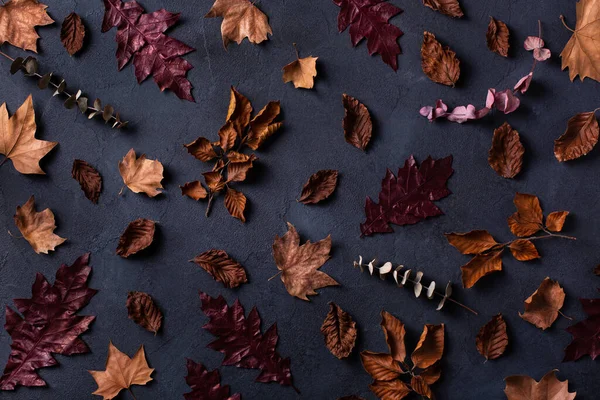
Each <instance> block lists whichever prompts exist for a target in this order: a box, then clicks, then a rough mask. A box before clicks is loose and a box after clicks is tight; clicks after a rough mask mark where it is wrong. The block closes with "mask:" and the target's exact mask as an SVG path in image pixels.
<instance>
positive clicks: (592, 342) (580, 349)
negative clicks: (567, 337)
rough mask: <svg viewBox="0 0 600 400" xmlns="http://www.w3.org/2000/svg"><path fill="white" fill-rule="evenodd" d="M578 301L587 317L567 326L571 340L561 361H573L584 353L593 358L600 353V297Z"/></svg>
mask: <svg viewBox="0 0 600 400" xmlns="http://www.w3.org/2000/svg"><path fill="white" fill-rule="evenodd" d="M599 290H600V289H599ZM579 301H580V302H581V305H582V306H583V311H585V313H586V314H587V315H588V317H587V318H586V319H584V320H583V321H581V322H578V323H576V324H575V325H572V326H570V327H568V328H567V332H569V333H570V334H571V335H573V341H572V342H571V343H570V344H569V345H568V346H567V347H566V348H565V358H564V360H563V362H564V361H575V360H578V359H580V358H581V357H583V356H585V355H589V356H590V357H591V358H592V360H595V359H596V357H598V356H599V355H600V298H598V299H579Z"/></svg>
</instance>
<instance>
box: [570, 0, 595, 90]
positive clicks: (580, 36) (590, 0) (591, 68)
mask: <svg viewBox="0 0 600 400" xmlns="http://www.w3.org/2000/svg"><path fill="white" fill-rule="evenodd" d="M599 5H600V3H599V2H598V0H580V1H578V2H577V3H575V9H576V11H577V24H576V25H575V30H574V31H572V32H573V36H571V39H570V40H569V41H568V42H567V45H566V46H565V48H564V49H563V51H562V53H560V56H561V58H562V69H563V70H564V69H565V68H569V78H570V79H571V81H573V80H574V79H575V77H576V76H577V75H579V79H581V80H582V81H583V80H584V79H585V78H586V77H589V78H591V79H593V80H595V81H598V82H600V70H599V69H598V65H599V63H600V50H599V49H598V47H597V43H598V41H600V13H599V12H598V6H599ZM561 19H563V18H562V16H561ZM563 23H564V19H563ZM565 25H566V24H565ZM569 29H570V28H569Z"/></svg>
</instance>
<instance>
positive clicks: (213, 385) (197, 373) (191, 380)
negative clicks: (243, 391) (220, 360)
mask: <svg viewBox="0 0 600 400" xmlns="http://www.w3.org/2000/svg"><path fill="white" fill-rule="evenodd" d="M186 366H187V370H188V374H187V376H186V377H185V381H186V383H187V384H188V386H189V387H190V389H192V391H191V392H189V393H185V394H184V395H183V397H184V398H185V400H241V398H242V396H241V395H240V394H239V393H236V394H234V395H233V396H230V395H229V385H225V386H221V375H220V374H219V371H218V370H216V369H215V370H214V371H208V370H207V369H206V367H205V366H204V365H202V364H200V363H196V362H194V361H192V360H190V359H189V358H188V359H187V364H186Z"/></svg>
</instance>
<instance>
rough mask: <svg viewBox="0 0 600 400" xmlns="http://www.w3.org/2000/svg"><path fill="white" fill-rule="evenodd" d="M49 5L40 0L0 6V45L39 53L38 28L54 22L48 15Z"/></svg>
mask: <svg viewBox="0 0 600 400" xmlns="http://www.w3.org/2000/svg"><path fill="white" fill-rule="evenodd" d="M47 8H48V6H47V5H45V4H43V3H40V2H39V1H38V0H10V1H7V2H6V3H4V2H3V3H2V5H0V45H2V44H4V43H6V42H8V43H10V44H11V45H13V46H15V47H19V48H21V49H23V50H31V51H33V52H35V53H37V40H38V38H39V36H38V34H37V32H36V31H35V27H36V26H44V25H50V24H52V23H53V22H54V20H53V19H52V18H50V16H49V15H48V14H47V13H46V9H47Z"/></svg>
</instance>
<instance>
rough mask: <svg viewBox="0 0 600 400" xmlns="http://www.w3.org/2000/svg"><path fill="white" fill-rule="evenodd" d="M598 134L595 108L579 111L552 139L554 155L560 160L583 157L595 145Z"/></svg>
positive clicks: (599, 129) (599, 134) (599, 130)
mask: <svg viewBox="0 0 600 400" xmlns="http://www.w3.org/2000/svg"><path fill="white" fill-rule="evenodd" d="M599 136H600V128H599V127H598V120H597V119H596V110H594V111H590V112H584V113H579V114H577V115H575V116H574V117H572V118H571V119H569V122H567V130H566V131H565V133H563V134H562V136H561V137H559V138H558V139H556V140H555V141H554V156H555V157H556V159H557V160H558V161H560V162H563V161H569V160H574V159H576V158H579V157H583V156H585V155H586V154H587V153H589V152H590V151H592V149H593V148H594V147H595V146H596V144H597V143H598V137H599Z"/></svg>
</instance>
